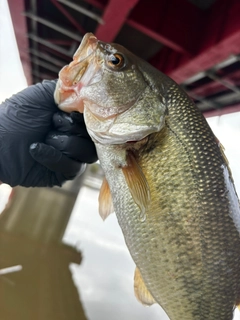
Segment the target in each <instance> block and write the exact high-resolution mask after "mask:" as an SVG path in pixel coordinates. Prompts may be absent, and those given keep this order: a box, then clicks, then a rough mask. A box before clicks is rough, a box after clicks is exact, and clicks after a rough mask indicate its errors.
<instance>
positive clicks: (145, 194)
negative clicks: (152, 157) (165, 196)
mask: <svg viewBox="0 0 240 320" xmlns="http://www.w3.org/2000/svg"><path fill="white" fill-rule="evenodd" d="M122 171H123V174H124V176H125V179H126V182H127V185H128V187H129V190H130V192H131V195H132V197H133V200H134V201H135V202H136V204H137V205H138V206H139V208H140V210H141V216H143V217H144V216H145V212H146V208H147V206H148V203H149V201H150V190H149V186H148V182H147V180H146V178H145V176H144V174H143V172H142V169H141V168H140V166H139V165H138V163H137V161H136V159H135V157H134V155H133V154H132V153H129V154H128V155H127V166H126V167H123V168H122Z"/></svg>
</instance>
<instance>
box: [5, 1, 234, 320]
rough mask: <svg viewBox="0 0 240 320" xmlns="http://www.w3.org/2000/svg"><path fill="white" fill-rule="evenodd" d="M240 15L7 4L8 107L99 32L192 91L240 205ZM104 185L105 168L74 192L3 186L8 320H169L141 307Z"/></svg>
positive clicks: (144, 5) (95, 168) (220, 9)
mask: <svg viewBox="0 0 240 320" xmlns="http://www.w3.org/2000/svg"><path fill="white" fill-rule="evenodd" d="M239 13H240V2H239V1H238V0H228V1H226V0H158V1H154V0H121V1H119V0H108V1H107V0H85V1H80V0H41V1H40V0H39V1H37V0H18V1H16V0H8V1H7V0H0V102H1V101H3V100H4V99H5V98H7V97H9V96H11V95H12V94H13V93H16V92H18V91H20V90H21V89H23V88H24V87H26V86H27V85H30V84H33V83H36V82H39V81H42V80H43V79H56V78H57V77H58V72H59V70H60V69H61V68H62V67H63V66H64V65H65V64H68V63H69V62H70V61H71V59H72V55H73V54H74V52H75V50H76V49H77V47H78V46H79V43H80V41H81V39H82V36H83V35H84V34H85V33H86V32H93V33H94V34H95V35H96V36H97V37H98V38H99V39H101V40H103V41H107V42H118V43H120V44H122V45H124V46H125V47H127V48H128V49H129V50H131V51H133V52H134V53H135V54H137V55H138V56H140V57H142V58H144V59H146V60H148V61H149V62H150V63H151V64H152V65H154V66H155V67H156V68H158V69H159V70H161V71H162V72H164V73H166V74H168V75H169V76H170V77H172V78H173V79H174V80H175V81H176V82H178V83H179V84H180V85H181V86H182V87H183V88H184V89H185V90H186V91H187V93H188V94H189V95H190V96H191V97H192V99H193V100H194V101H195V103H196V104H197V106H198V108H199V109H200V110H201V111H202V112H203V113H204V115H205V116H206V117H207V120H208V122H209V124H210V125H211V127H212V129H213V131H214V133H215V134H216V136H217V137H218V138H219V140H220V141H221V142H222V144H223V145H224V146H225V149H226V154H227V157H228V159H229V162H230V167H231V169H232V172H233V177H234V180H235V184H236V187H237V191H238V194H240V170H239V161H240V148H239V141H240V112H239V111H240V88H239V84H240V19H239ZM102 176H103V173H102V171H101V168H100V166H99V165H98V164H94V165H91V166H89V167H88V168H87V171H86V172H85V174H84V175H83V176H82V177H80V178H78V179H76V180H75V181H73V182H71V183H70V182H69V183H66V184H65V185H64V187H63V188H52V189H49V188H41V189H24V188H15V189H14V190H12V189H11V188H10V187H9V186H7V185H1V186H0V212H1V213H0V319H1V320H28V319H29V320H30V319H31V320H32V319H37V320H42V319H44V320H65V319H71V320H75V319H76V320H77V319H79V320H80V319H88V320H105V319H114V320H123V319H129V320H135V319H138V320H144V319H151V320H157V319H158V320H159V319H162V320H167V319H168V317H167V316H166V315H165V313H164V311H163V310H162V309H161V308H160V307H159V306H157V305H154V306H152V307H150V308H146V307H143V306H142V305H141V304H139V303H138V302H137V301H136V299H135V297H134V293H133V274H134V269H135V266H134V263H133V262H132V260H131V257H130V255H129V253H128V250H127V249H126V246H125V243H124V240H123V236H122V233H121V230H120V228H119V226H118V223H117V221H116V217H115V215H114V214H113V215H111V216H110V217H109V218H108V219H107V220H106V221H105V222H104V223H103V222H102V220H101V218H100V216H99V215H98V199H97V198H98V193H99V187H100V185H101V180H102ZM9 197H10V200H9ZM8 200H9V201H8ZM4 208H5V210H4ZM235 319H240V317H239V314H238V313H236V315H235Z"/></svg>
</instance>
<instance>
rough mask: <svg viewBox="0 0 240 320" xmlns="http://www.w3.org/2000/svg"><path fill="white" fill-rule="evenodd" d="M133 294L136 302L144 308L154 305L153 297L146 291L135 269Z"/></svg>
mask: <svg viewBox="0 0 240 320" xmlns="http://www.w3.org/2000/svg"><path fill="white" fill-rule="evenodd" d="M134 293H135V296H136V298H137V300H138V301H140V302H141V303H142V304H143V305H145V306H151V305H152V304H154V303H156V301H155V300H154V298H153V296H152V295H151V293H150V292H149V291H148V289H147V287H146V285H145V283H144V281H143V278H142V276H141V273H140V271H139V269H138V268H136V269H135V274H134Z"/></svg>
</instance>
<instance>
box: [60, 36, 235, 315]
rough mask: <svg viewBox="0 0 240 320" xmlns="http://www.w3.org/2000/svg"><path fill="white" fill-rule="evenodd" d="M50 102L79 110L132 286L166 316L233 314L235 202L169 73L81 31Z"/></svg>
mask: <svg viewBox="0 0 240 320" xmlns="http://www.w3.org/2000/svg"><path fill="white" fill-rule="evenodd" d="M54 97H55V101H56V103H57V104H58V106H59V108H60V109H62V110H63V111H65V112H72V111H77V112H81V113H83V114H84V119H85V123H86V128H87V130H88V133H89V135H90V136H91V138H92V140H93V142H94V144H95V146H96V150H97V154H98V158H99V161H100V164H101V166H102V168H103V171H104V174H105V178H104V180H103V184H102V187H101V190H100V194H99V212H100V215H101V217H102V218H103V219H106V218H107V217H108V216H109V215H110V214H111V213H112V212H115V214H116V216H117V220H118V223H119V225H120V227H121V229H122V232H123V235H124V239H125V242H126V245H127V247H128V249H129V252H130V254H131V256H132V258H133V260H134V262H135V264H136V271H135V275H134V292H135V295H136V298H137V299H138V300H139V301H140V302H141V303H142V304H144V305H147V306H150V305H152V304H153V303H158V304H159V305H160V306H161V307H162V308H163V309H164V310H165V312H166V313H167V315H168V316H169V318H170V319H171V320H179V319H182V320H206V319H208V320H217V319H218V320H231V319H232V318H233V311H234V309H235V307H236V306H238V305H239V303H240V237H239V232H240V207H239V200H238V196H237V193H236V190H235V186H234V181H233V177H232V173H231V171H230V169H229V164H228V161H227V159H226V156H225V154H224V149H223V147H222V146H221V144H220V143H219V141H218V139H217V138H216V137H215V135H214V134H213V132H212V130H211V129H210V127H209V125H208V123H207V121H206V119H205V118H204V116H203V115H202V113H201V112H200V110H199V109H198V108H197V107H196V106H195V105H194V103H193V101H192V100H191V99H190V98H189V97H188V95H187V94H186V93H185V92H184V91H183V90H182V88H181V87H180V86H179V85H178V84H176V83H175V82H174V81H173V80H172V79H170V78H169V77H168V76H166V75H164V74H163V73H161V72H160V71H159V70H157V69H155V68H154V67H153V66H152V65H150V64H149V63H148V62H146V61H144V60H142V59H140V58H139V57H137V56H135V55H134V54H133V53H131V52H129V51H128V50H127V49H126V48H124V47H122V46H121V45H119V44H114V43H105V42H102V41H100V40H98V39H97V38H96V37H95V36H94V35H93V34H92V33H88V34H86V35H85V36H84V38H83V40H82V42H81V44H80V46H79V48H78V49H77V51H76V53H75V55H74V56H73V61H72V62H71V63H70V64H69V65H67V66H65V67H63V69H62V70H61V71H60V72H59V78H58V82H57V86H56V90H55V94H54Z"/></svg>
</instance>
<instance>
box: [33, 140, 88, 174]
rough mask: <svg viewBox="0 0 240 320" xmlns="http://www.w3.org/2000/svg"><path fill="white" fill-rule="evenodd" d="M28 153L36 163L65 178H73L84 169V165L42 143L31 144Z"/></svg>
mask: <svg viewBox="0 0 240 320" xmlns="http://www.w3.org/2000/svg"><path fill="white" fill-rule="evenodd" d="M29 152H30V154H31V156H32V157H33V159H34V160H36V161H37V162H38V163H40V164H41V165H43V166H44V167H46V168H48V169H49V170H51V171H54V172H60V173H62V174H63V175H64V176H65V177H66V178H73V177H75V176H76V175H78V174H81V173H82V172H83V171H84V169H85V164H83V163H80V162H78V161H75V160H73V159H71V158H69V157H67V156H66V155H64V154H63V153H62V152H61V151H59V150H57V149H55V148H54V147H53V146H48V145H46V144H44V143H33V144H31V145H30V148H29Z"/></svg>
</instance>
